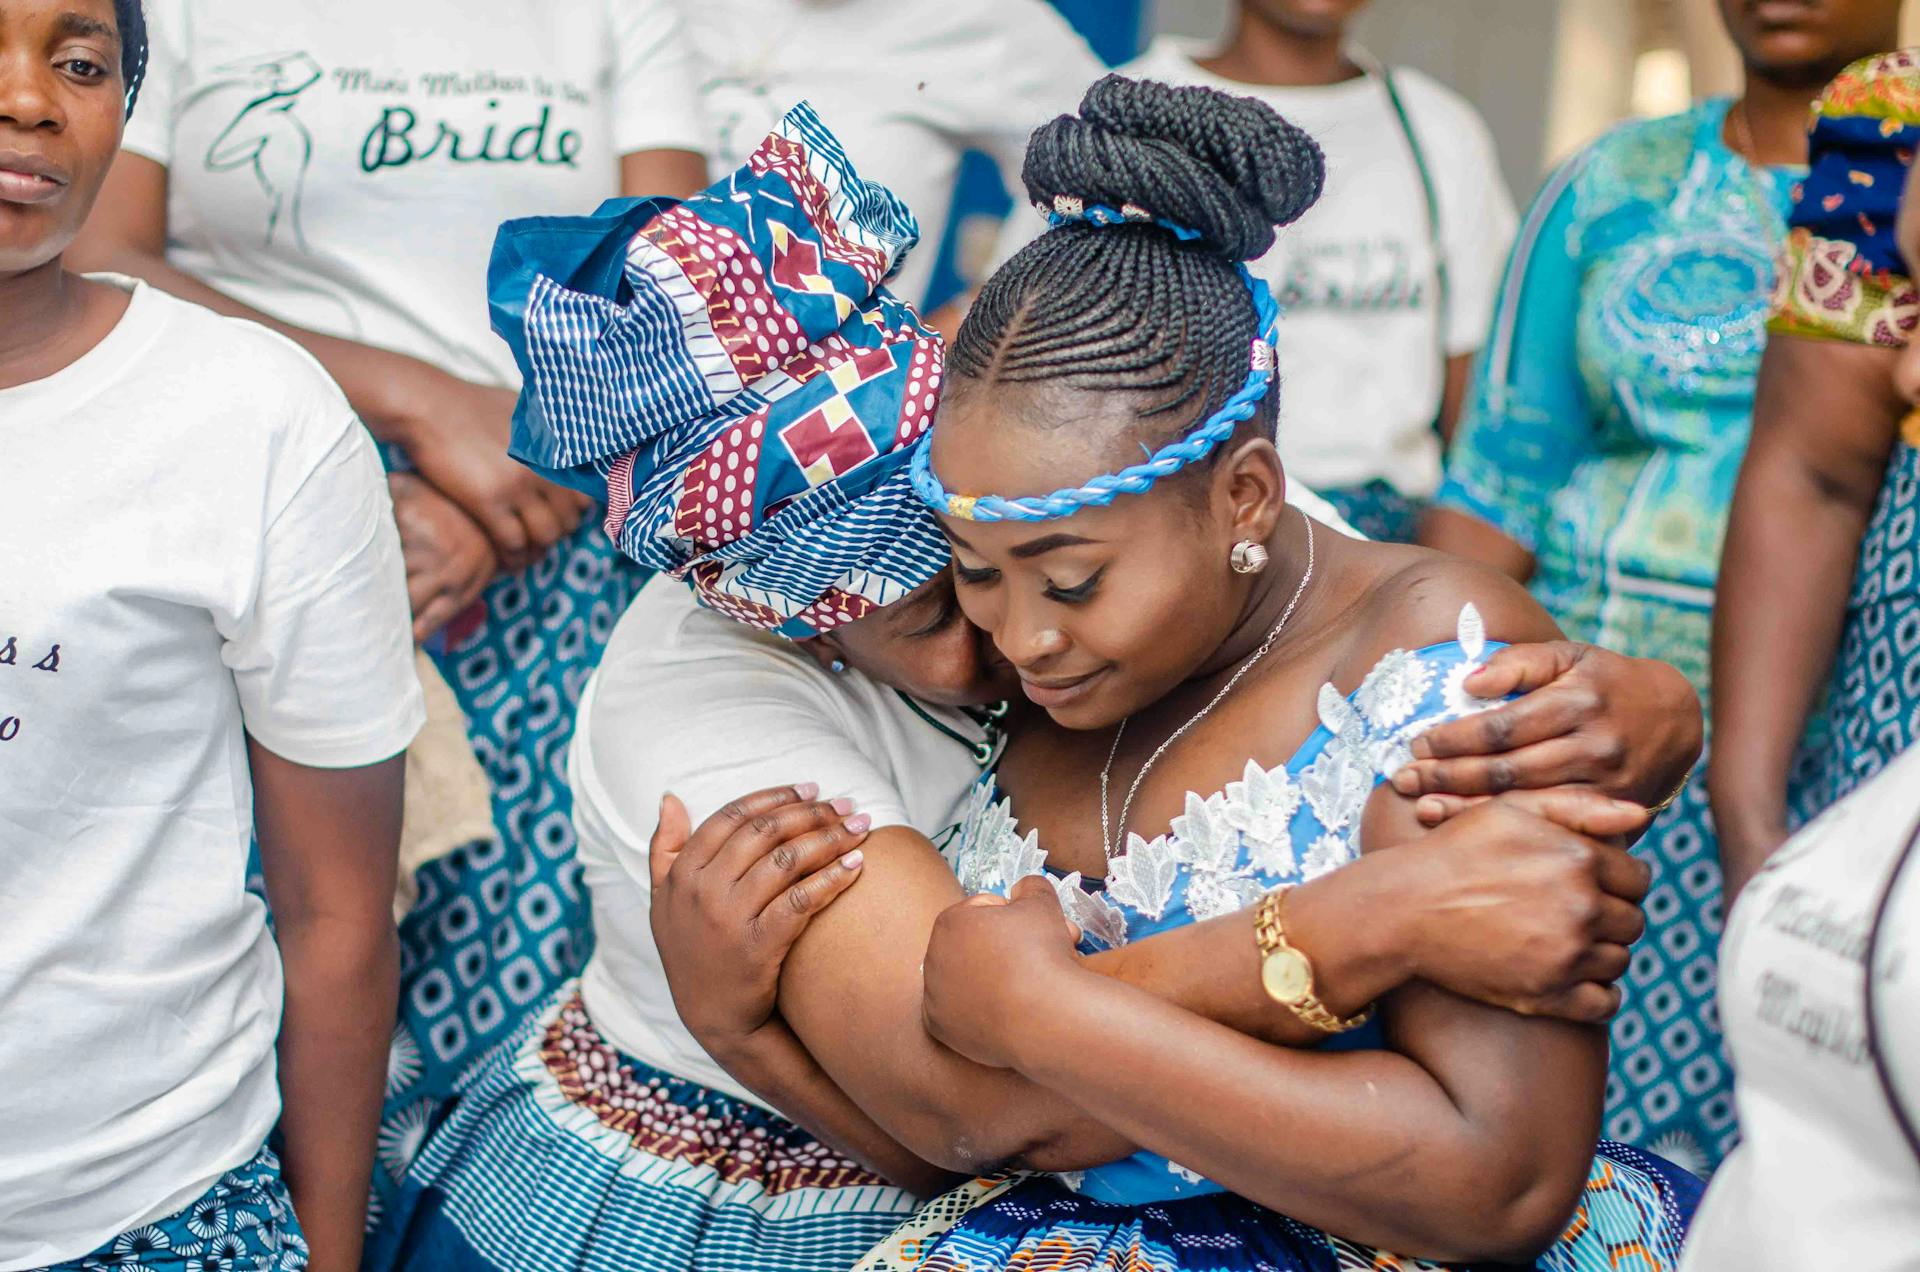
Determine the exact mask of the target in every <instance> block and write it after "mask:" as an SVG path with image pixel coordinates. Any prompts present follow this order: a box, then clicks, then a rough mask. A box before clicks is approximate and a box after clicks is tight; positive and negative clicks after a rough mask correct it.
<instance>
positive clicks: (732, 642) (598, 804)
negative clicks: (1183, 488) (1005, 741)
mask: <svg viewBox="0 0 1920 1272" xmlns="http://www.w3.org/2000/svg"><path fill="white" fill-rule="evenodd" d="M1287 502H1288V503H1291V504H1293V505H1294V506H1295V507H1297V508H1300V509H1302V510H1303V511H1305V512H1307V513H1309V514H1310V515H1312V516H1313V517H1315V518H1317V519H1318V520H1320V521H1321V522H1322V523H1323V524H1325V525H1326V526H1327V527H1329V528H1330V529H1333V530H1335V531H1337V532H1339V533H1341V534H1345V535H1348V536H1350V537H1353V538H1359V537H1360V535H1359V534H1358V533H1356V532H1355V531H1354V530H1353V528H1352V527H1350V526H1348V525H1347V523H1346V522H1344V521H1342V520H1341V519H1340V515H1339V514H1338V513H1336V512H1335V511H1334V510H1333V509H1332V508H1330V507H1329V506H1327V504H1326V503H1325V502H1324V501H1323V500H1321V499H1320V498H1319V497H1318V496H1316V495H1315V494H1314V493H1313V492H1312V491H1310V490H1308V489H1307V488H1306V487H1304V486H1302V485H1301V484H1300V483H1299V482H1292V483H1289V485H1288V488H1287ZM983 737H984V734H983V733H982V731H981V729H980V727H979V726H978V725H977V724H975V723H974V722H973V721H972V720H971V719H970V718H969V717H968V716H967V715H966V714H965V713H964V712H960V711H954V710H949V709H946V708H940V707H925V706H918V705H909V703H908V702H907V700H906V699H905V697H904V696H902V695H901V694H900V693H899V692H897V691H896V690H893V689H889V688H887V687H886V686H884V685H881V684H878V683H876V682H875V681H872V680H869V679H868V678H867V677H865V676H863V675H861V674H860V673H859V672H857V671H849V672H847V673H846V674H844V675H837V676H836V675H833V674H832V673H830V672H827V671H824V670H822V669H821V667H820V665H819V664H818V663H816V662H815V661H814V660H813V659H812V658H810V657H808V656H807V655H806V654H805V653H803V652H802V651H801V650H799V649H798V648H796V647H795V646H794V645H793V643H792V642H790V641H786V640H782V639H780V638H779V637H777V636H772V635H769V634H768V633H766V632H762V631H757V630H755V629H753V628H750V627H746V626H744V625H742V624H740V623H736V622H734V621H733V620H732V619H729V618H724V617H722V616H721V615H719V614H716V613H714V612H713V611H712V610H707V609H702V608H701V607H700V606H699V604H697V603H696V602H695V601H694V599H693V596H692V594H691V593H690V592H689V591H688V590H687V588H686V586H685V585H684V584H682V583H679V582H677V581H675V580H673V579H671V578H667V577H665V576H660V577H656V578H654V579H653V580H652V581H651V582H649V583H648V584H647V585H646V587H644V588H643V589H641V592H640V595H639V597H638V598H636V599H635V600H634V602H633V605H632V606H631V607H630V608H629V609H628V610H627V612H626V613H625V614H624V615H623V616H622V617H621V619H620V622H619V624H618V625H617V626H616V627H615V628H614V631H613V638H612V639H611V640H610V641H608V643H607V652H606V655H605V657H603V658H602V659H601V660H600V667H599V670H597V671H596V672H595V673H594V675H593V678H592V679H591V680H590V681H588V682H587V687H586V690H585V691H584V692H583V693H582V694H581V696H580V714H579V717H578V720H577V721H576V723H575V726H574V734H573V747H572V750H571V752H570V753H569V759H568V764H569V774H570V777H571V780H572V785H573V821H574V830H575V832H576V835H577V838H578V841H579V856H580V864H581V866H582V868H583V872H584V878H585V879H586V882H587V886H588V887H589V888H591V889H592V891H593V915H594V929H595V931H596V933H597V934H598V935H597V944H596V946H595V949H594V954H593V958H592V960H591V961H590V962H589V963H588V964H587V968H586V971H585V972H584V973H583V974H582V976H581V993H582V995H583V996H584V997H585V999H586V1002H587V1009H588V1011H589V1012H590V1013H591V1014H592V1016H593V1020H594V1024H595V1025H597V1026H598V1027H599V1028H600V1030H601V1032H602V1033H604V1034H605V1035H606V1037H607V1038H608V1040H610V1041H611V1042H612V1043H613V1044H614V1045H615V1046H617V1047H619V1048H620V1049H621V1050H622V1051H625V1052H627V1053H628V1054H629V1055H633V1056H637V1057H638V1058H640V1059H641V1060H644V1061H646V1062H647V1063H648V1064H651V1065H653V1066H654V1067H656V1068H659V1069H664V1070H666V1071H667V1072H669V1073H673V1074H677V1075H678V1076H680V1077H683V1078H686V1079H688V1080H689V1081H693V1082H697V1083H699V1084H701V1085H702V1086H707V1087H711V1088H714V1089H715V1090H719V1091H725V1092H727V1093H728V1094H730V1095H734V1096H737V1097H739V1098H741V1099H745V1100H752V1101H754V1102H755V1103H757V1104H762V1105H763V1107H764V1102H763V1101H760V1100H759V1099H757V1097H755V1096H754V1095H753V1094H752V1093H751V1092H749V1091H747V1090H746V1089H745V1088H743V1087H741V1086H740V1084H739V1083H738V1082H736V1081H734V1079H733V1078H732V1077H731V1076H730V1075H729V1074H728V1073H727V1071H726V1070H725V1069H722V1068H721V1067H720V1066H719V1065H718V1064H716V1063H715V1062H714V1060H713V1058H712V1057H711V1056H709V1055H707V1053H706V1052H705V1051H704V1050H702V1049H701V1046H700V1044H699V1043H698V1042H695V1041H694V1038H693V1035H692V1034H690V1033H688V1032H687V1028H686V1026H685V1025H683V1024H681V1023H680V1016H679V1013H678V1012H676V1011H675V1010H674V1006H673V994H672V992H671V991H670V990H669V989H668V988H667V977H666V973H665V972H664V971H663V970H662V968H661V965H660V952H659V950H658V948H657V947H656V946H655V945H654V943H653V928H652V925H651V921H650V918H649V911H650V907H651V905H652V898H653V889H652V882H651V878H650V876H649V875H648V873H647V858H648V850H647V841H648V840H649V839H650V838H652V836H653V830H654V826H655V824H656V823H657V821H658V817H659V810H660V798H661V796H663V795H665V794H666V793H667V792H668V791H672V792H673V793H674V794H675V795H677V796H678V797H679V798H680V799H681V800H682V802H684V803H685V804H686V806H687V813H688V815H689V816H690V817H692V819H693V824H694V825H695V826H698V825H699V824H700V823H701V822H702V821H704V820H706V818H707V817H708V816H710V815H711V814H713V813H714V812H716V811H718V810H719V808H720V806H721V805H722V804H724V803H726V802H727V801H728V800H730V799H733V798H734V797H736V796H739V795H745V794H747V793H748V792H750V791H756V790H760V789H763V788H765V787H769V786H779V785H782V784H783V783H789V782H817V783H819V786H820V794H821V797H822V798H824V799H833V798H835V797H836V796H840V795H845V796H848V797H849V798H851V799H852V800H853V801H854V803H855V805H856V806H857V807H858V809H859V811H861V812H864V813H867V814H868V815H869V816H871V817H872V818H873V824H874V826H875V827H876V828H878V827H882V826H911V827H913V828H914V829H916V830H919V831H920V832H921V833H922V834H924V835H926V836H927V837H928V838H929V839H932V840H934V841H936V842H938V841H939V840H940V839H941V837H942V836H943V834H944V832H945V831H946V830H948V829H949V828H950V827H951V826H952V825H953V823H954V814H955V813H956V812H957V811H958V810H959V808H960V805H961V801H962V800H963V799H964V798H965V796H966V794H967V791H968V789H969V788H970V787H971V786H972V785H973V783H974V781H975V780H976V779H977V778H978V777H979V776H980V767H979V765H978V764H977V763H976V761H975V760H974V758H973V755H972V753H971V751H970V749H969V748H970V745H971V744H973V743H977V742H979V741H980V740H981V739H982V738H983Z"/></svg>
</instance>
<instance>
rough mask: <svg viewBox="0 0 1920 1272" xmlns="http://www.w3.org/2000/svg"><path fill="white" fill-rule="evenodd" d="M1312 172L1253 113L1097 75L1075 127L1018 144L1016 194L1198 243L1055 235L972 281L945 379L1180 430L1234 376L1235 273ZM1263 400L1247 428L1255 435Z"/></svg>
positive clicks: (1245, 309) (1184, 92) (1246, 302)
mask: <svg viewBox="0 0 1920 1272" xmlns="http://www.w3.org/2000/svg"><path fill="white" fill-rule="evenodd" d="M1323 173H1324V164H1323V161H1322V159H1321V155H1320V147H1319V146H1318V145H1316V144H1315V143H1314V141H1313V139H1312V138H1311V137H1309V136H1308V135H1307V134H1306V133H1304V132H1302V131H1301V130H1300V129H1298V128H1296V127H1294V126H1293V125H1292V124H1290V123H1288V122H1287V121H1286V120H1285V119H1282V118H1281V117H1280V115H1279V114H1278V113H1277V112H1276V111H1274V110H1273V109H1272V108H1271V107H1269V106H1267V105H1266V104H1265V103H1263V102H1258V101H1255V100H1253V99H1252V98H1247V97H1235V96H1231V95H1229V94H1226V93H1221V92H1216V91H1214V90H1212V89H1207V88H1169V87H1168V86H1166V85H1164V84H1157V83H1153V82H1151V81H1145V80H1129V79H1126V78H1124V77H1122V76H1119V75H1109V76H1107V77H1106V78H1104V79H1102V80H1100V81H1099V82H1098V83H1096V84H1094V85H1093V87H1092V88H1090V89H1088V90H1087V94H1086V96H1085V97H1084V98H1083V99H1082V100H1081V103H1080V113H1079V114H1078V115H1062V116H1060V117H1059V118H1058V119H1055V120H1054V121H1053V122H1052V123H1049V124H1046V125H1045V126H1043V127H1042V128H1041V129H1040V130H1039V131H1037V132H1035V133H1034V134H1033V139H1032V141H1031V142H1030V143H1029V144H1028V147H1027V159H1026V165H1025V168H1024V169H1023V171H1022V174H1021V175H1022V177H1023V179H1024V181H1025V183H1026V187H1027V193H1028V195H1029V196H1031V198H1032V199H1033V200H1034V202H1035V203H1037V204H1041V205H1044V206H1046V207H1053V206H1055V200H1056V198H1057V197H1061V196H1064V197H1065V198H1067V199H1069V200H1078V201H1080V202H1083V203H1085V204H1087V205H1095V204H1099V205H1105V206H1108V207H1112V208H1122V207H1127V206H1132V207H1134V208H1139V209H1145V210H1146V211H1147V212H1149V213H1151V214H1152V216H1154V217H1156V218H1159V219H1160V220H1163V221H1169V222H1173V223H1175V224H1177V225H1181V226H1184V227H1187V228H1188V229H1190V230H1192V231H1196V232H1197V235H1198V237H1196V238H1193V239H1188V240H1182V239H1180V238H1177V237H1176V236H1175V235H1174V234H1173V233H1171V232H1170V231H1168V230H1166V229H1163V228H1161V227H1159V226H1157V225H1153V224H1137V225H1136V224H1126V225H1115V226H1110V227H1105V228H1101V227H1096V226H1092V225H1088V224H1085V223H1076V222H1068V223H1066V224H1062V225H1057V226H1055V227H1054V228H1053V229H1052V230H1050V231H1048V232H1047V233H1046V234H1043V235H1041V236H1040V237H1039V238H1038V239H1036V240H1034V242H1032V243H1031V244H1029V245H1028V246H1027V247H1026V248H1025V249H1024V250H1023V251H1021V252H1020V253H1019V255H1017V256H1015V257H1014V258H1013V259H1012V260H1010V261H1008V262H1007V263H1006V265H1005V266H1003V267H1002V268H1001V269H999V270H998V271H997V272H995V274H994V275H993V277H992V278H990V279H988V280H987V283H986V285H985V286H984V287H983V288H982V289H981V291H980V295H979V298H978V299H977V300H976V301H975V302H974V305H973V308H972V310H971V312H969V313H968V315H967V318H966V321H965V322H964V323H963V324H962V325H961V328H960V333H959V336H958V337H957V338H956V339H955V341H954V345H953V349H952V351H951V352H950V353H949V355H948V359H947V365H948V368H949V370H950V372H951V373H952V374H954V375H957V376H960V377H962V378H965V379H974V380H979V381H983V382H985V383H986V384H994V383H1005V382H1017V381H1035V380H1063V381H1065V382H1067V383H1068V384H1071V385H1073V386H1074V387H1076V388H1085V389H1099V390H1117V391H1123V392H1129V393H1137V394H1140V395H1142V397H1143V398H1144V399H1145V401H1144V403H1143V405H1142V408H1141V414H1145V415H1153V414H1158V413H1161V412H1168V411H1178V412H1179V413H1180V416H1181V419H1182V421H1183V423H1190V422H1192V421H1193V420H1197V419H1200V418H1203V417H1205V416H1207V415H1209V414H1211V413H1212V412H1214V411H1215V410H1217V409H1219V407H1220V406H1221V404H1222V403H1224V402H1225V401H1226V400H1227V398H1228V397H1229V396H1231V395H1232V394H1233V393H1234V392H1235V391H1236V390H1237V389H1239V387H1240V386H1241V384H1242V383H1243V382H1244V381H1245V380H1246V376H1247V356H1248V349H1249V347H1250V345H1251V343H1252V341H1253V339H1254V336H1255V335H1256V324H1255V318H1254V310H1253V304H1252V302H1251V300H1250V299H1249V298H1248V295H1247V289H1246V285H1245V284H1244V283H1243V282H1242V281H1241V278H1240V275H1239V272H1238V271H1237V270H1236V269H1235V265H1236V264H1237V263H1238V262H1240V261H1245V260H1252V259H1253V258H1255V257H1258V256H1260V255H1261V254H1263V253H1264V252H1266V250H1267V249H1268V248H1269V247H1271V246H1272V245H1273V231H1274V227H1275V226H1276V225H1286V224H1288V223H1289V222H1291V221H1294V220H1296V219H1298V218H1299V217H1300V215H1301V214H1302V213H1304V212H1305V211H1306V210H1307V209H1308V208H1309V207H1311V206H1312V205H1313V202H1314V200H1316V199H1318V198H1319V197H1320V185H1321V179H1322V176H1323ZM1275 397H1276V395H1274V394H1271V393H1270V394H1268V395H1267V398H1266V401H1265V402H1264V403H1263V404H1262V408H1261V412H1260V414H1259V415H1258V416H1256V419H1257V420H1259V421H1260V422H1261V423H1262V424H1263V426H1264V428H1265V429H1266V430H1267V431H1269V432H1270V431H1271V429H1272V426H1273V419H1274V416H1273V405H1272V404H1273V402H1274V400H1275Z"/></svg>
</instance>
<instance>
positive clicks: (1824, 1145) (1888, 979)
mask: <svg viewBox="0 0 1920 1272" xmlns="http://www.w3.org/2000/svg"><path fill="white" fill-rule="evenodd" d="M1917 826H1920V748H1914V749H1911V750H1908V751H1906V752H1905V753H1903V754H1902V755H1900V756H1899V757H1897V758H1896V759H1894V760H1893V761H1892V762H1891V763H1890V764H1888V765H1887V767H1886V769H1885V770H1884V771H1882V772H1881V773H1880V775H1879V776H1878V777H1876V778H1874V779H1873V780H1872V781H1871V782H1869V783H1867V784H1866V785H1865V786H1862V787H1861V788H1860V789H1859V790H1857V791H1855V792H1854V793H1853V794H1852V795H1850V796H1848V797H1847V798H1846V799H1845V800H1843V801H1841V802H1840V803H1839V804H1837V805H1835V806H1834V807H1832V808H1830V809H1828V810H1827V812H1826V813H1824V814H1823V815H1822V816H1820V817H1819V818H1818V819H1816V820H1815V821H1813V822H1812V823H1811V824H1809V825H1808V826H1807V827H1806V828H1805V829H1803V830H1802V831H1801V832H1800V833H1799V834H1798V835H1796V836H1794V837H1793V839H1792V840H1790V841H1789V842H1788V843H1787V845H1786V846H1785V847H1783V848H1782V849H1781V850H1780V852H1779V854H1778V855H1777V856H1776V857H1775V858H1774V859H1773V860H1772V861H1770V862H1769V863H1768V864H1767V868H1766V869H1765V870H1764V871H1763V872H1762V873H1761V874H1759V875H1758V876H1756V877H1755V879H1754V880H1753V882H1752V883H1750V884H1748V885H1747V888H1746V891H1744V892H1742V893H1741V894H1740V899H1739V901H1738V902H1737V903H1736V904H1735V905H1734V907H1733V913H1732V915H1731V916H1730V917H1729V920H1728V923H1727V935H1726V939H1725V941H1724V942H1723V944H1722V945H1721V955H1720V1019H1721V1021H1722V1023H1723V1024H1724V1025H1725V1027H1726V1031H1727V1045H1728V1046H1729V1047H1730V1048H1731V1050H1732V1053H1733V1065H1734V1070H1735V1073H1736V1074H1737V1086H1736V1088H1735V1098H1736V1100H1737V1102H1738V1105H1739V1110H1740V1136H1741V1139H1740V1143H1739V1145H1738V1146H1737V1147H1735V1149H1734V1150H1733V1154H1732V1155H1731V1156H1730V1157H1728V1158H1727V1160H1726V1162H1725V1163H1724V1164H1723V1165H1722V1166H1721V1167H1720V1169H1719V1171H1718V1172H1717V1173H1716V1174H1715V1175H1714V1177H1713V1183H1712V1185H1711V1186H1710V1187H1709V1188H1708V1189H1707V1196H1706V1200H1705V1201H1703V1202H1702V1203H1701V1207H1700V1211H1699V1213H1698V1215H1697V1216H1696V1217H1695V1219H1694V1221H1693V1230H1692V1232H1691V1234H1690V1235H1689V1237H1688V1240H1687V1248H1686V1256H1685V1258H1684V1259H1683V1260H1682V1261H1681V1267H1682V1268H1683V1269H1684V1270H1685V1272H1720V1269H1723V1268H1739V1269H1742V1272H1775V1270H1777V1272H1805V1270H1807V1269H1813V1268H1822V1269H1824V1268H1836V1269H1838V1268H1844V1269H1846V1270H1847V1272H1914V1270H1915V1269H1920V1157H1916V1150H1915V1149H1914V1147H1912V1146H1910V1145H1909V1144H1908V1142H1907V1141H1906V1139H1905V1138H1904V1137H1903V1136H1902V1135H1901V1133H1900V1130H1899V1128H1898V1126H1897V1125H1896V1124H1895V1122H1894V1118H1893V1110H1892V1109H1891V1108H1890V1107H1889V1106H1888V1101H1887V1095H1886V1089H1885V1087H1884V1086H1883V1085H1882V1083H1881V1080H1880V1078H1879V1075H1878V1074H1877V1073H1876V1070H1875V1066H1874V1062H1873V1057H1872V1055H1871V1053H1870V1050H1869V1047H1868V1042H1867V1016H1866V1012H1865V998H1864V994H1865V992H1866V988H1867V983H1868V972H1867V945H1868V939H1869V935H1870V933H1871V932H1872V930H1873V927H1874V916H1875V910H1876V907H1877V906H1878V904H1879V902H1880V899H1881V896H1882V895H1883V893H1885V892H1886V890H1887V887H1888V882H1889V876H1890V875H1891V874H1892V872H1893V870H1894V868H1895V864H1896V860H1897V859H1898V858H1899V857H1900V855H1901V853H1902V851H1903V850H1904V849H1905V848H1906V846H1907V844H1908V841H1909V840H1910V839H1911V838H1912V836H1913V835H1914V833H1915V830H1916V827H1917ZM1879 941H1880V944H1879V947H1878V948H1877V949H1876V950H1875V951H1874V960H1873V969H1872V983H1873V988H1872V993H1873V1019H1874V1024H1875V1027H1876V1029H1877V1030H1878V1031H1880V1033H1881V1038H1880V1049H1881V1053H1882V1056H1883V1059H1884V1060H1885V1062H1886V1065H1887V1068H1888V1073H1889V1077H1890V1078H1891V1080H1892V1083H1893V1086H1894V1089H1895V1090H1896V1091H1898V1092H1899V1093H1900V1096H1901V1102H1902V1104H1903V1105H1904V1107H1905V1109H1906V1111H1907V1116H1908V1117H1909V1118H1916V1119H1920V857H1916V858H1909V859H1908V860H1907V862H1906V864H1905V866H1904V868H1903V869H1902V870H1901V871H1900V874H1899V876H1898V882H1897V883H1896V884H1895V886H1894V889H1893V893H1892V898H1891V904H1890V905H1889V906H1888V909H1887V913H1886V917H1885V918H1884V919H1883V920H1882V921H1881V923H1880V937H1879Z"/></svg>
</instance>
